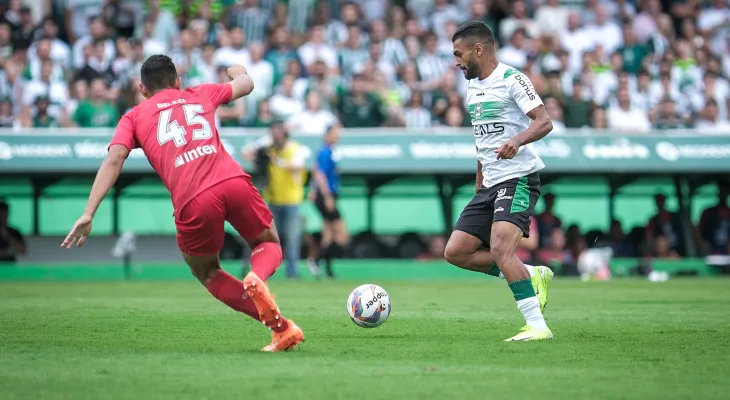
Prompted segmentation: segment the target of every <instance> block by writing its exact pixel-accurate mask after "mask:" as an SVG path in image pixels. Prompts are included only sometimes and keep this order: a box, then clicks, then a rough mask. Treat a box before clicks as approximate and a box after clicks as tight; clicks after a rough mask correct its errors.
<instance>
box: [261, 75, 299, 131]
mask: <svg viewBox="0 0 730 400" xmlns="http://www.w3.org/2000/svg"><path fill="white" fill-rule="evenodd" d="M295 80H296V78H295V77H294V76H293V75H286V76H284V78H283V79H282V80H281V85H280V86H279V89H278V90H277V91H276V93H275V94H274V95H273V96H271V98H270V99H269V104H270V105H271V112H272V113H273V114H274V115H275V116H276V117H277V118H279V119H282V120H285V119H288V118H289V117H291V116H292V115H294V114H296V113H298V112H300V111H302V110H303V109H304V102H303V101H301V100H299V99H298V98H296V97H295V96H294V81H295Z"/></svg>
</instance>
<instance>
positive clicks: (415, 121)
mask: <svg viewBox="0 0 730 400" xmlns="http://www.w3.org/2000/svg"><path fill="white" fill-rule="evenodd" d="M403 120H404V122H405V127H406V128H414V129H415V128H429V127H430V126H431V112H430V111H428V110H427V109H426V108H425V107H424V106H423V95H422V94H421V93H420V92H415V93H413V95H412V96H411V101H410V102H409V103H408V106H407V107H406V108H405V109H404V110H403Z"/></svg>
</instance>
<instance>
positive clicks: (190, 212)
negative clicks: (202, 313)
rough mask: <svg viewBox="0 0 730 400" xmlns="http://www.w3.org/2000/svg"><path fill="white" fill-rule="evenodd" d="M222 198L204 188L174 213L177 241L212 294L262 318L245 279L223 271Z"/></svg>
mask: <svg viewBox="0 0 730 400" xmlns="http://www.w3.org/2000/svg"><path fill="white" fill-rule="evenodd" d="M224 215H225V213H224V212H223V211H222V204H221V203H220V200H219V199H217V198H215V196H213V195H212V193H210V191H205V192H203V193H201V194H199V195H198V196H197V197H196V198H195V199H193V200H192V201H191V202H190V203H188V204H187V205H186V206H185V207H184V208H183V209H182V210H178V212H177V213H176V215H175V226H176V227H177V243H178V247H179V248H180V252H181V253H182V256H183V259H184V260H185V262H186V263H187V264H188V266H189V267H190V271H191V272H192V273H193V275H194V276H195V277H196V278H197V279H198V281H200V283H202V284H203V286H205V287H206V288H207V289H208V291H209V292H210V294H212V295H213V297H215V298H216V299H218V300H220V301H221V302H222V303H224V304H226V305H227V306H229V307H230V308H232V309H234V310H236V311H239V312H242V313H244V314H246V315H249V316H250V317H252V318H254V319H256V320H260V319H259V313H258V310H257V309H256V306H255V304H254V303H253V301H252V300H251V299H247V298H246V296H245V294H246V292H245V289H244V287H243V282H241V281H240V280H238V279H236V278H235V277H233V276H231V275H230V274H229V273H227V272H226V271H223V270H222V269H221V266H220V260H219V258H218V254H219V253H220V250H221V248H222V247H223V240H224V232H223V228H224V223H225V219H224Z"/></svg>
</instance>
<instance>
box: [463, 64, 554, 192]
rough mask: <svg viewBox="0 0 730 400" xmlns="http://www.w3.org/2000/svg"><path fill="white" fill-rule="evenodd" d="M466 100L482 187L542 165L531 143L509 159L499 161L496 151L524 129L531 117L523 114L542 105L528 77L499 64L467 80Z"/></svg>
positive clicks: (535, 169) (515, 176) (521, 175)
mask: <svg viewBox="0 0 730 400" xmlns="http://www.w3.org/2000/svg"><path fill="white" fill-rule="evenodd" d="M466 101H467V107H468V109H469V115H470V117H471V124H472V126H473V128H474V140H475V141H476V145H477V159H478V160H479V162H481V164H482V174H483V175H484V182H483V183H484V186H486V187H491V186H494V185H496V184H498V183H500V182H503V181H506V180H508V179H513V178H520V177H523V176H526V175H529V174H531V173H533V172H536V171H539V170H541V169H543V168H545V164H543V162H542V160H541V159H540V157H539V156H538V155H537V152H536V151H535V150H534V149H533V148H532V147H531V146H530V145H525V146H522V147H520V149H519V151H518V152H517V154H516V155H515V156H514V157H513V158H512V159H509V160H498V159H497V153H495V150H497V149H499V147H500V146H501V145H502V144H503V143H505V142H507V141H508V140H510V139H512V138H513V137H515V136H517V135H519V134H520V133H522V132H524V131H525V130H527V128H528V127H529V126H530V122H531V119H530V117H528V116H527V115H526V114H527V113H528V112H530V111H532V110H534V109H535V108H536V107H538V106H541V105H542V100H541V99H540V96H538V95H537V92H535V88H534V87H533V86H532V82H530V80H529V79H528V78H527V76H525V75H524V74H523V73H521V72H519V71H518V70H516V69H515V68H512V67H510V66H508V65H505V64H502V63H499V65H497V69H495V70H494V72H492V74H491V75H489V76H488V77H487V78H486V79H484V80H479V79H472V80H470V81H469V86H468V88H467V90H466Z"/></svg>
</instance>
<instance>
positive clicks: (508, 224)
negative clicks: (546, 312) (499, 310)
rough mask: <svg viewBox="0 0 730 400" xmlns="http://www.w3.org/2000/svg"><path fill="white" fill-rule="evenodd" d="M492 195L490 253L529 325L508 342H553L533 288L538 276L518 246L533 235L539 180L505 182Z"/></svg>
mask: <svg viewBox="0 0 730 400" xmlns="http://www.w3.org/2000/svg"><path fill="white" fill-rule="evenodd" d="M490 195H491V196H494V197H495V199H494V203H493V204H494V207H495V212H494V222H493V224H492V227H491V238H490V250H491V253H492V255H493V256H494V259H495V262H496V263H497V265H499V269H500V270H501V271H502V274H503V275H504V277H505V279H506V280H507V283H508V284H509V287H510V289H511V290H512V293H513V295H514V298H515V301H516V302H517V308H518V309H519V310H520V312H521V313H522V314H523V316H524V317H525V322H526V324H527V328H526V329H525V328H523V330H522V331H521V333H519V334H518V335H516V336H514V337H512V338H510V339H507V340H509V341H517V340H540V339H551V338H552V332H550V329H548V327H547V324H546V323H545V319H544V318H543V315H542V311H541V307H540V299H539V298H538V297H537V295H536V291H535V287H534V286H533V279H532V276H531V275H534V273H533V274H531V271H530V270H529V269H528V268H527V267H526V266H525V264H523V263H522V261H521V260H520V259H519V258H518V257H517V245H518V244H519V242H520V240H521V239H522V237H523V236H527V235H528V234H529V229H530V216H531V215H532V211H533V209H534V207H535V204H536V203H537V199H538V198H539V196H540V182H539V177H537V174H532V175H530V176H527V177H522V178H519V179H513V180H509V181H506V182H503V183H501V184H500V185H498V186H497V187H495V188H493V189H492V190H491V193H490Z"/></svg>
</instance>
